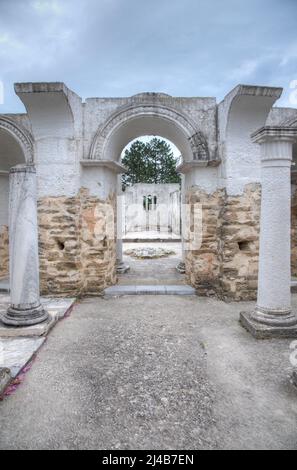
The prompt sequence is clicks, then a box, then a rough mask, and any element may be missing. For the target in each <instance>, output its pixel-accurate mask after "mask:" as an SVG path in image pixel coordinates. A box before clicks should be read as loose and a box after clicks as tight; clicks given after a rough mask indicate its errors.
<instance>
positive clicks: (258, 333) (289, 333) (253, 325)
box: [240, 312, 297, 339]
mask: <svg viewBox="0 0 297 470" xmlns="http://www.w3.org/2000/svg"><path fill="white" fill-rule="evenodd" d="M240 323H241V325H242V326H243V327H244V328H245V329H246V330H247V331H248V332H249V333H251V334H252V335H253V336H254V338H256V339H272V338H297V325H293V326H282V325H281V322H280V325H277V324H275V325H274V326H272V325H267V324H266V325H265V324H263V323H259V322H258V321H256V320H255V319H254V318H253V313H252V312H241V313H240Z"/></svg>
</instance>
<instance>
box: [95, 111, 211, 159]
mask: <svg viewBox="0 0 297 470" xmlns="http://www.w3.org/2000/svg"><path fill="white" fill-rule="evenodd" d="M150 134H151V135H161V136H162V137H165V138H168V139H169V140H171V141H172V142H173V143H174V144H175V145H176V146H177V147H178V148H179V150H180V151H181V153H182V157H183V160H186V161H191V160H201V161H208V160H209V159H210V157H209V148H208V143H207V139H206V138H205V136H204V135H203V133H202V132H200V131H199V130H198V129H197V128H196V126H195V124H194V123H193V122H192V121H191V120H190V118H188V117H187V116H185V115H184V114H183V113H181V112H179V111H176V110H175V109H173V108H170V107H168V106H164V105H160V104H158V105H156V104H153V103H141V104H134V105H132V106H131V105H129V106H128V107H122V108H121V109H120V110H118V111H117V112H116V113H114V114H113V115H112V116H111V117H110V118H109V119H107V121H106V122H105V123H104V124H103V125H102V126H101V127H100V128H99V129H98V131H97V133H96V135H95V137H94V139H93V143H92V145H91V149H90V153H89V159H90V160H119V158H120V154H121V151H122V150H123V148H124V147H125V145H127V144H128V143H129V142H130V141H131V140H133V139H135V138H137V137H140V136H141V135H150Z"/></svg>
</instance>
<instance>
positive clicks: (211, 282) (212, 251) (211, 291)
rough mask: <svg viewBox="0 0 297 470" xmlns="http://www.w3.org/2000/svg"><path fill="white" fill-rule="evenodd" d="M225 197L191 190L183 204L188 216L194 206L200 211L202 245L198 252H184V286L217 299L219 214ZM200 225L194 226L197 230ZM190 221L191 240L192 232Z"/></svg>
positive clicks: (220, 194) (220, 218) (192, 227)
mask: <svg viewBox="0 0 297 470" xmlns="http://www.w3.org/2000/svg"><path fill="white" fill-rule="evenodd" d="M224 197H225V193H224V191H222V190H218V191H216V192H215V193H213V194H211V195H208V194H207V193H206V192H204V191H203V190H201V189H199V188H197V187H193V188H191V189H190V190H189V191H188V192H187V194H186V204H189V205H190V208H191V209H190V210H191V214H193V213H194V206H195V204H200V205H201V209H202V243H201V248H200V249H196V250H187V251H186V257H185V263H186V278H187V282H188V283H190V284H191V285H192V286H193V287H195V288H196V289H197V292H198V294H200V295H208V296H210V295H216V294H217V293H218V291H219V284H220V256H219V255H220V232H221V221H222V217H221V213H222V209H223V206H224ZM199 226H200V224H199V223H198V224H197V228H196V230H197V229H198V230H199ZM194 230H195V228H194V224H193V220H192V221H191V226H190V233H191V237H192V236H193V232H194Z"/></svg>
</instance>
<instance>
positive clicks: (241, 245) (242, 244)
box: [238, 240, 253, 251]
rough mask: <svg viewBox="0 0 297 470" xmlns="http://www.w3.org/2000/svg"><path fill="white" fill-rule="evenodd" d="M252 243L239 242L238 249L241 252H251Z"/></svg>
mask: <svg viewBox="0 0 297 470" xmlns="http://www.w3.org/2000/svg"><path fill="white" fill-rule="evenodd" d="M252 243H253V242H251V241H246V240H245V241H241V242H238V248H239V251H250V250H251V248H252Z"/></svg>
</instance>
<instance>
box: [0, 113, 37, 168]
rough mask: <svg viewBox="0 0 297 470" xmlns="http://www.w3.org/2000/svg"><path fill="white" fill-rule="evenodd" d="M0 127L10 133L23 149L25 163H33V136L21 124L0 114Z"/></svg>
mask: <svg viewBox="0 0 297 470" xmlns="http://www.w3.org/2000/svg"><path fill="white" fill-rule="evenodd" d="M0 129H3V130H4V131H6V132H7V133H8V134H10V135H11V136H12V137H13V138H14V139H15V140H16V141H17V143H18V144H19V146H20V148H21V149H22V151H23V154H24V158H25V162H26V163H27V164H33V163H34V142H33V137H32V136H31V134H30V133H29V131H27V130H26V129H25V128H24V127H23V126H21V125H20V124H17V123H16V122H14V121H13V120H11V119H9V118H7V117H4V116H1V117H0Z"/></svg>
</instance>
